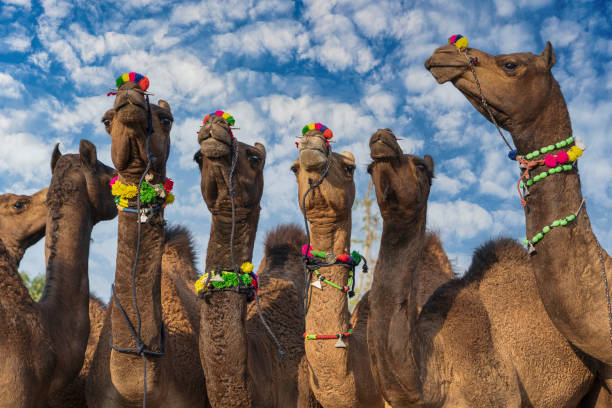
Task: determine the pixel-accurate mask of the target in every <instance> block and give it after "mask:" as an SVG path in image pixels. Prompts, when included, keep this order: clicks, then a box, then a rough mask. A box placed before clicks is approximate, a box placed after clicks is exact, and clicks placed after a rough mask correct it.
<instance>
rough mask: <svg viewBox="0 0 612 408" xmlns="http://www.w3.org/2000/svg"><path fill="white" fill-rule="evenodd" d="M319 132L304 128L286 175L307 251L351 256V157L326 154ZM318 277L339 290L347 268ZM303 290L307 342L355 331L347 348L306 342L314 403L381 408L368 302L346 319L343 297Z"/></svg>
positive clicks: (329, 270)
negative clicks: (302, 218) (305, 229)
mask: <svg viewBox="0 0 612 408" xmlns="http://www.w3.org/2000/svg"><path fill="white" fill-rule="evenodd" d="M321 129H322V127H321ZM321 129H317V128H316V126H315V128H314V129H309V130H306V128H305V130H306V131H305V132H304V133H303V135H302V138H301V139H300V142H299V158H298V160H296V161H295V163H293V165H292V167H291V170H292V171H293V172H294V173H295V175H296V179H297V183H298V197H299V201H300V208H301V210H302V212H303V213H305V214H306V217H307V219H308V221H310V237H311V247H312V248H313V250H315V251H318V252H325V253H330V254H334V255H335V256H338V255H341V254H348V253H350V252H349V249H350V241H351V208H352V205H353V201H354V199H355V183H354V181H353V172H354V170H355V161H354V158H353V155H352V154H351V153H350V152H343V153H342V154H338V153H334V152H331V151H330V148H329V143H328V140H327V137H329V136H331V135H330V134H324V132H322V130H321ZM326 131H327V130H326ZM326 168H328V169H329V170H328V172H327V175H326V177H324V178H323V180H322V182H321V183H320V185H317V186H315V184H316V183H317V182H318V180H320V179H321V178H322V174H323V173H324V172H325V169H326ZM311 183H315V184H312V186H313V187H314V188H313V189H312V190H311V191H310V192H309V194H308V195H307V197H306V200H305V203H303V202H302V200H303V197H304V194H305V193H306V192H307V191H308V190H309V188H310V186H311ZM319 272H320V274H321V275H323V276H324V277H325V279H327V280H328V281H331V282H333V283H335V284H336V285H341V286H344V285H346V284H347V283H346V282H348V278H349V268H347V267H346V266H343V265H341V264H337V265H334V266H328V267H321V268H320V269H319ZM315 280H316V281H317V282H316V284H317V285H318V283H319V282H318V279H317V278H316V277H315V279H314V280H312V283H315ZM308 284H309V291H308V296H307V299H308V302H309V306H308V309H307V312H306V332H305V335H306V336H307V337H308V336H309V335H315V334H317V335H320V334H329V335H334V334H338V333H343V334H344V333H347V334H348V333H349V323H352V324H353V325H354V330H353V331H352V334H350V335H348V336H347V337H340V339H339V340H340V341H341V342H344V343H345V344H346V348H342V347H335V345H336V343H337V342H336V341H335V340H331V341H326V340H310V339H308V340H306V341H305V349H306V358H307V360H308V368H309V381H310V387H311V389H312V390H313V393H314V395H315V397H316V399H317V401H318V402H319V403H320V404H321V405H322V406H324V407H325V408H329V407H356V406H364V407H382V406H383V404H384V403H383V400H382V397H381V395H380V393H379V392H378V390H377V388H376V385H375V383H374V379H373V378H372V373H371V371H370V362H369V359H368V356H367V345H366V341H365V340H366V326H367V324H368V316H367V312H368V309H369V308H368V304H367V302H368V296H367V295H366V296H364V298H363V299H362V300H361V301H360V303H359V304H358V305H357V307H356V309H355V311H354V313H353V316H350V314H349V311H348V301H347V293H344V291H342V290H337V289H336V288H334V287H332V286H330V285H328V284H323V285H322V286H321V287H322V289H317V288H315V287H314V286H312V285H311V282H308ZM340 345H341V344H340V342H338V346H340Z"/></svg>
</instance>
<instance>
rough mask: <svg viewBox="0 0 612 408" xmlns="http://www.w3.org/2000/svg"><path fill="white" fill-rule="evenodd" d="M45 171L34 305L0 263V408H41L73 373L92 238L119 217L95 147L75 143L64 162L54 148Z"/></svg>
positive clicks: (11, 270) (10, 266)
mask: <svg viewBox="0 0 612 408" xmlns="http://www.w3.org/2000/svg"><path fill="white" fill-rule="evenodd" d="M51 168H52V172H53V176H52V178H51V184H50V187H49V190H48V193H47V201H46V206H47V211H48V213H47V215H46V226H45V234H46V238H45V239H46V248H45V252H46V254H45V255H46V262H47V267H46V284H45V289H44V292H43V295H42V297H41V299H40V301H39V302H38V303H36V302H34V301H33V300H32V299H31V298H30V295H29V294H28V292H27V290H26V288H25V287H24V285H23V283H22V282H21V278H20V277H19V275H18V274H17V270H16V267H17V265H16V263H15V262H12V263H10V262H6V259H4V260H3V262H2V271H4V272H3V273H4V276H3V278H2V279H0V282H1V289H0V290H1V292H2V294H3V296H2V297H1V298H0V305H1V306H2V307H1V308H0V321H1V327H2V329H0V330H1V333H0V338H1V339H2V341H1V344H0V348H1V349H2V355H3V356H4V358H3V359H2V362H1V363H0V386H1V387H0V405H1V406H20V407H21V406H27V407H42V406H44V404H45V402H46V400H47V398H48V396H49V395H51V394H52V393H54V392H55V391H57V390H59V389H61V388H62V387H64V386H65V385H66V384H67V383H68V382H69V381H71V380H72V379H73V378H74V377H75V376H76V375H77V373H78V372H79V370H80V368H81V365H82V363H83V355H84V353H85V347H86V344H87V337H88V333H89V317H88V313H87V308H88V300H89V283H88V276H87V258H88V253H89V243H90V238H91V231H92V228H93V226H94V225H95V224H96V223H97V222H98V221H102V220H108V219H112V218H113V217H114V216H115V215H116V214H117V210H116V208H115V206H114V205H113V203H112V197H111V196H110V192H109V191H108V182H109V180H110V179H111V177H112V175H113V173H114V170H113V169H111V168H110V167H107V166H105V165H104V164H102V163H101V162H99V161H98V160H97V158H96V148H95V146H94V145H93V144H91V143H90V142H88V141H86V140H81V143H80V147H79V154H69V155H62V154H61V153H60V151H59V149H58V147H57V146H56V147H55V150H54V152H53V155H52V159H51ZM109 203H110V205H109ZM41 210H42V208H41ZM43 214H44V213H43ZM37 216H38V217H40V219H41V220H43V219H45V217H44V216H43V215H42V214H38V215H37ZM26 225H27V224H26Z"/></svg>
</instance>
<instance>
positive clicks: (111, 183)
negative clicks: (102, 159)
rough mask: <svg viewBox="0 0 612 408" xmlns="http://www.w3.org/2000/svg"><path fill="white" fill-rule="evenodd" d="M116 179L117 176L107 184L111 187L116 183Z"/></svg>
mask: <svg viewBox="0 0 612 408" xmlns="http://www.w3.org/2000/svg"><path fill="white" fill-rule="evenodd" d="M118 178H119V176H115V177H113V179H112V180H111V181H110V183H108V184H110V185H111V186H112V185H113V184H115V181H117V179H118Z"/></svg>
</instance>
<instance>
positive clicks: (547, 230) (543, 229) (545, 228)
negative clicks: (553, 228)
mask: <svg viewBox="0 0 612 408" xmlns="http://www.w3.org/2000/svg"><path fill="white" fill-rule="evenodd" d="M549 231H550V227H549V226H548V225H547V226H545V227H544V228H542V232H543V233H545V234H546V233H548V232H549Z"/></svg>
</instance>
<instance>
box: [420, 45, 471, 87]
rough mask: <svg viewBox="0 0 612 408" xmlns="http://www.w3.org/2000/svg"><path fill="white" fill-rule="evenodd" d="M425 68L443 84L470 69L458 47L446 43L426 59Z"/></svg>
mask: <svg viewBox="0 0 612 408" xmlns="http://www.w3.org/2000/svg"><path fill="white" fill-rule="evenodd" d="M425 69H427V70H428V71H429V72H430V73H431V75H433V77H434V78H435V79H436V81H438V83H439V84H443V83H445V82H448V81H453V80H455V79H456V78H458V77H460V76H461V75H463V73H464V72H465V71H466V70H468V69H469V64H468V62H467V60H465V61H464V60H463V59H462V57H461V55H460V54H459V53H458V52H457V49H456V48H455V47H454V46H452V45H445V46H443V47H440V48H438V49H436V50H435V51H434V53H433V54H432V55H431V57H429V58H427V60H426V61H425Z"/></svg>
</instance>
